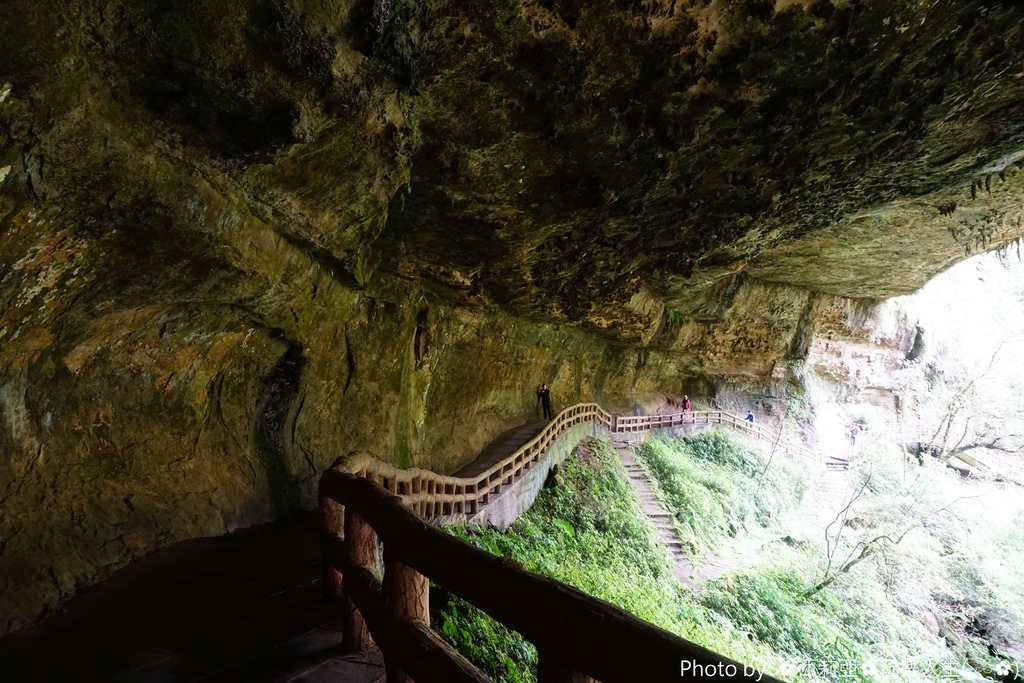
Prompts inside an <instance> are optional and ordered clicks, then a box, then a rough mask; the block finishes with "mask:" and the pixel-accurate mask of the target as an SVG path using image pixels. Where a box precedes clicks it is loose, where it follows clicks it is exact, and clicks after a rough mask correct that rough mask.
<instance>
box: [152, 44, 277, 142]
mask: <svg viewBox="0 0 1024 683" xmlns="http://www.w3.org/2000/svg"><path fill="white" fill-rule="evenodd" d="M132 94H133V95H135V97H137V98H138V99H139V100H140V101H141V102H142V103H143V104H144V105H145V106H146V108H147V109H149V110H150V112H151V113H152V114H153V115H154V116H155V117H156V118H158V119H160V120H161V121H163V122H165V123H167V124H169V125H170V126H171V127H172V128H173V129H174V130H175V132H177V133H178V134H179V135H181V137H182V139H183V140H184V142H185V143H186V144H190V145H195V146H198V147H202V148H204V149H206V150H207V151H208V152H210V154H212V155H214V156H217V157H221V158H224V159H235V158H239V157H244V156H249V155H253V154H259V153H270V152H272V151H273V150H274V149H277V148H278V147H281V146H284V145H287V144H291V143H293V142H295V138H294V136H293V135H292V121H293V120H294V119H295V117H296V113H295V111H294V109H293V107H292V106H291V104H289V103H287V102H264V103H261V104H255V103H252V102H249V101H248V100H246V99H244V98H242V97H240V96H239V95H236V94H235V93H232V92H230V91H228V90H225V89H223V88H222V87H221V86H220V85H218V84H217V83H215V82H213V81H211V80H208V79H206V78H204V77H203V76H202V75H200V74H198V73H196V72H194V71H191V70H189V69H187V68H185V67H183V66H180V65H177V64H174V63H172V62H168V61H160V62H152V63H149V64H146V65H144V66H143V67H142V68H141V73H140V74H139V77H138V78H137V80H136V81H135V83H134V84H133V88H132Z"/></svg>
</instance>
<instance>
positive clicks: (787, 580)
mask: <svg viewBox="0 0 1024 683" xmlns="http://www.w3.org/2000/svg"><path fill="white" fill-rule="evenodd" d="M636 452H637V455H638V459H640V460H641V461H642V462H643V463H644V465H645V467H647V468H648V469H649V472H650V474H651V475H652V477H653V480H654V482H653V483H654V484H655V485H656V488H658V489H659V490H660V495H661V496H662V499H663V504H664V506H665V507H666V509H671V510H673V511H674V512H675V513H676V520H677V528H678V530H679V533H680V535H681V536H682V538H684V540H685V541H686V543H687V544H688V545H689V546H690V547H691V548H692V549H693V550H694V552H695V554H697V555H698V556H701V555H703V556H708V555H711V554H712V553H714V552H715V551H716V550H717V551H721V550H722V549H723V548H727V547H728V546H729V545H730V543H732V544H736V543H741V542H742V541H743V539H747V540H748V541H749V540H750V539H756V542H757V545H758V547H759V550H758V553H757V557H756V558H755V559H753V561H749V558H748V561H745V562H737V563H736V565H735V567H734V569H733V570H732V571H730V572H726V573H725V574H723V575H722V576H721V577H720V578H718V579H714V580H710V581H707V582H705V583H703V584H702V585H701V586H700V587H699V589H696V590H691V589H689V588H686V587H684V586H683V585H681V584H680V583H679V582H678V581H677V580H676V579H675V578H674V577H673V567H672V565H671V560H670V558H669V556H668V555H667V553H666V552H665V551H664V549H663V548H662V547H661V544H660V542H659V540H658V539H657V536H656V534H655V532H654V530H653V529H652V528H651V527H650V525H649V523H648V521H647V519H646V517H644V515H643V514H642V513H640V512H639V510H640V507H639V501H638V500H637V498H636V494H635V493H634V491H633V489H632V486H631V485H630V484H629V482H628V481H627V480H626V478H625V474H624V473H623V472H622V469H621V466H620V464H619V461H618V458H617V457H616V456H615V454H614V452H613V451H612V450H611V449H610V447H608V446H607V445H605V444H601V443H597V442H591V443H589V444H588V445H587V447H586V449H585V450H584V451H583V453H582V455H580V456H579V457H578V458H577V459H575V460H572V461H570V462H568V463H567V464H566V465H565V466H564V468H563V470H562V472H561V473H560V475H559V477H558V479H559V483H558V485H557V486H554V487H552V488H549V489H546V490H545V491H544V492H543V493H542V494H541V496H540V498H539V499H538V501H537V503H536V505H535V506H534V507H533V509H532V510H531V511H530V512H529V513H527V514H526V515H524V516H523V518H521V519H520V520H519V521H518V522H516V524H514V525H513V526H512V527H510V528H508V529H505V530H497V529H486V530H485V529H479V528H474V529H465V528H455V529H451V532H452V533H455V534H456V535H459V536H460V537H462V538H464V539H465V540H467V541H469V542H470V543H473V544H475V545H477V546H479V547H481V548H484V549H486V550H489V551H490V552H492V553H495V554H498V555H502V556H505V557H508V558H510V559H511V560H514V561H517V562H519V563H521V564H523V565H524V566H525V568H526V569H529V570H531V571H536V572H539V573H542V574H545V575H548V576H551V577H553V578H556V579H558V580H560V581H564V582H566V583H569V584H571V585H574V586H576V587H578V588H580V589H581V590H583V591H585V592H588V593H590V594H592V595H595V596H598V597H601V598H604V599H606V600H609V601H610V602H612V603H614V604H617V605H619V606H621V607H623V608H624V609H627V610H629V611H631V612H633V613H635V614H637V615H638V616H640V617H642V618H644V619H647V620H649V621H651V622H653V623H655V624H658V625H659V626H662V627H663V628H666V629H668V630H670V631H673V632H675V633H678V634H680V635H681V636H683V637H684V638H687V639H689V640H692V641H694V642H696V643H699V644H700V645H703V646H704V647H707V648H710V649H712V650H715V651H717V652H720V653H722V654H724V655H726V656H728V657H731V658H733V659H736V660H739V661H743V662H746V663H749V664H751V665H753V666H755V667H757V668H758V669H759V670H762V671H767V672H770V673H772V674H773V675H776V676H778V677H780V678H782V679H784V680H787V681H792V682H794V683H798V682H812V681H814V682H817V681H836V682H838V681H843V682H850V681H858V682H861V683H867V682H868V681H874V682H877V683H886V682H893V683H895V682H896V681H900V682H905V681H910V682H914V683H918V682H920V683H924V682H926V681H928V682H931V681H959V682H963V681H980V680H1004V681H1011V680H1020V679H1019V678H1015V675H1016V672H1017V671H1018V670H1019V669H1020V668H1022V665H1024V662H1022V661H1020V659H1019V656H1020V655H1019V653H1021V652H1024V577H1021V575H1020V574H1019V572H1018V571H1016V568H1018V567H1020V566H1024V540H1022V539H1024V501H1020V500H1018V498H1019V496H1017V495H1016V492H1015V490H1003V489H1001V488H1000V487H999V486H997V485H995V484H992V483H988V484H983V483H982V484H977V483H975V484H972V483H970V482H967V483H964V482H961V481H960V480H959V479H958V478H957V477H956V476H955V475H953V474H952V473H950V472H949V471H947V470H945V469H942V468H929V467H919V466H918V465H917V464H916V461H911V463H912V464H908V461H907V459H906V456H905V454H904V453H902V452H901V451H897V450H895V449H886V448H883V447H877V448H876V449H875V451H874V452H871V453H868V454H865V457H863V458H862V459H861V460H859V461H858V463H857V464H856V466H855V468H854V469H853V470H852V471H851V472H849V473H848V475H843V474H840V475H838V476H839V477H840V478H841V479H842V478H843V477H848V482H847V484H846V489H844V490H842V491H840V492H837V493H833V494H831V502H832V509H828V508H827V507H826V508H823V507H822V505H821V504H820V502H819V501H816V500H814V498H813V497H812V496H809V495H804V489H805V486H806V483H805V481H806V478H807V477H806V473H805V472H803V471H801V469H800V468H798V467H796V466H795V465H794V463H792V462H790V461H788V460H787V459H786V458H785V457H783V456H779V457H776V458H772V457H771V456H770V455H768V454H766V453H763V452H761V451H759V450H758V449H757V448H756V447H753V446H750V445H747V444H744V443H743V442H742V441H740V440H738V439H736V438H733V437H732V436H731V435H728V434H721V433H715V432H710V433H704V434H701V435H699V436H695V437H687V438H685V439H679V440H667V439H660V440H652V441H650V442H647V443H645V444H642V445H640V446H637V447H636ZM804 469H806V468H804ZM815 484H816V485H820V484H821V482H815ZM979 501H981V502H980V503H979ZM865 549H867V550H868V552H865ZM862 556H863V557H862ZM855 558H861V559H860V560H858V561H856V562H853V561H851V560H852V559H855ZM829 576H831V577H832V580H831V581H830V582H828V583H827V585H825V586H821V584H822V583H823V579H825V578H826V577H829ZM441 597H443V599H440V600H435V602H436V605H435V607H436V609H437V610H438V611H437V613H436V614H435V615H434V616H435V622H436V624H437V626H436V627H437V628H438V630H439V631H440V632H441V633H442V634H443V635H444V637H445V638H446V639H448V640H449V641H450V642H452V643H453V644H454V645H456V647H458V648H459V649H460V650H461V651H462V652H463V653H465V654H466V655H467V656H469V657H470V658H471V659H472V660H473V661H474V662H476V663H477V664H478V665H480V666H481V668H483V669H484V670H486V671H487V672H488V673H489V674H490V675H491V676H492V677H493V678H494V679H495V680H496V681H508V682H510V683H519V682H529V683H532V681H535V680H536V678H535V667H536V652H535V650H534V649H533V647H532V646H531V645H530V644H529V643H527V642H526V641H525V640H524V639H523V638H522V637H521V636H519V635H518V634H516V633H514V632H511V631H509V630H507V629H505V628H504V627H502V626H501V625H500V624H497V623H496V622H494V621H493V620H491V619H490V618H489V617H487V616H486V615H485V614H483V613H482V612H480V611H479V610H476V609H475V608H473V607H471V606H469V605H467V604H465V603H464V602H462V601H461V600H458V599H456V598H452V597H451V596H441ZM1015 657H1017V659H1015Z"/></svg>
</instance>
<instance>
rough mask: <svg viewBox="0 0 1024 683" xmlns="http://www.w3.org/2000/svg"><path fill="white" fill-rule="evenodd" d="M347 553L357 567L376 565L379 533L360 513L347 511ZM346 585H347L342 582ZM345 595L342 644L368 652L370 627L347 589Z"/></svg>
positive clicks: (370, 644)
mask: <svg viewBox="0 0 1024 683" xmlns="http://www.w3.org/2000/svg"><path fill="white" fill-rule="evenodd" d="M345 555H346V557H347V559H348V561H349V563H350V564H352V565H353V566H356V567H369V568H374V567H375V565H376V563H377V534H376V533H375V532H374V530H373V527H371V526H370V525H369V524H367V523H366V520H364V519H363V518H362V516H360V515H359V514H358V513H356V512H353V511H352V510H347V511H346V513H345ZM343 588H344V585H343ZM343 593H344V595H345V616H344V621H343V623H342V643H343V646H344V648H345V650H346V651H348V652H365V651H366V650H369V649H370V648H372V647H373V639H372V638H371V637H370V629H369V628H367V626H366V621H365V620H364V619H363V615H362V614H360V613H359V608H358V607H356V603H355V601H354V600H353V599H352V596H351V595H348V591H346V590H343Z"/></svg>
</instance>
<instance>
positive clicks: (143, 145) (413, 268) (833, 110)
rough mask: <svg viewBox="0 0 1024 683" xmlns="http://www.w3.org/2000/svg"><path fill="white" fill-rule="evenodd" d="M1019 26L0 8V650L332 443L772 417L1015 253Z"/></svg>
mask: <svg viewBox="0 0 1024 683" xmlns="http://www.w3.org/2000/svg"><path fill="white" fill-rule="evenodd" d="M1021 25H1022V21H1021V16H1020V14H1019V13H1018V12H1017V10H1015V9H1014V8H1013V7H1012V6H1010V4H1008V3H1006V4H1004V3H998V2H997V3H990V2H952V1H951V0H948V1H943V2H938V3H933V4H932V5H922V4H920V3H916V2H902V1H898V2H885V1H883V0H870V1H865V2H845V1H844V2H840V1H838V0H837V1H835V2H830V1H828V0H819V1H817V2H807V3H804V2H793V3H785V2H779V3H770V2H768V3H763V2H736V3H725V2H705V1H703V0H697V1H694V2H672V3H663V2H654V3H651V2H616V3H578V2H573V1H569V0H555V1H554V2H530V1H524V2H505V1H501V2H497V3H491V5H472V4H471V5H466V4H464V3H452V2H448V1H446V0H429V1H425V2H411V0H393V1H392V2H368V1H365V0H187V1H182V2H164V1H160V0H143V1H141V2H136V1H133V2H128V1H122V0H112V1H109V2H96V1H94V0H5V1H4V2H2V3H0V46H2V47H0V50H2V54H0V302H2V309H0V345H2V347H0V634H3V633H5V632H7V631H10V630H12V629H15V628H18V627H20V626H23V625H24V624H26V623H28V622H29V621H31V620H32V619H33V618H35V617H36V616H38V615H39V614H40V613H42V612H43V611H44V610H47V609H51V608H54V607H56V606H57V605H59V602H60V600H62V599H64V598H66V597H68V596H69V595H71V594H73V593H74V592H75V591H76V590H77V589H78V587H80V586H83V585H87V584H89V583H91V582H94V581H96V580H98V579H100V578H102V577H103V576H105V575H107V574H109V572H110V571H112V570H113V569H115V568H117V567H119V566H121V565H123V564H124V563H125V562H127V561H130V560H131V559H132V558H135V557H138V556H139V555H141V554H143V553H145V552H148V551H150V550H152V549H153V548H156V547H160V546H162V545H166V544H168V543H171V542H174V541H176V540H179V539H183V538H187V537H191V536H197V535H210V534H217V533H222V532H224V531H226V530H230V529H233V528H236V527H239V526H245V525H249V524H253V523H257V522H261V521H266V520H271V519H274V518H277V517H279V516H281V515H285V514H288V513H289V512H290V511H293V510H297V509H306V508H309V507H310V506H311V505H312V504H313V498H312V494H313V486H314V483H315V479H316V476H317V474H318V473H319V472H321V471H322V470H323V468H325V467H326V466H328V465H329V464H330V462H331V461H332V460H333V459H334V458H335V457H337V456H339V455H342V454H345V453H347V452H349V451H351V450H363V451H367V452H369V453H372V454H374V455H376V456H378V457H380V458H382V459H385V460H387V461H389V462H393V463H396V464H399V465H419V466H423V467H428V468H431V469H437V470H440V471H452V470H454V469H456V468H457V467H458V466H459V465H460V464H462V463H464V462H466V461H467V460H468V459H469V458H471V457H473V455H474V454H475V453H476V452H478V450H479V449H480V448H481V447H482V446H483V445H484V444H485V443H486V442H487V441H488V440H489V439H491V438H492V437H493V436H494V435H496V434H498V433H500V432H501V431H502V430H504V429H507V428H509V427H511V426H514V425H516V424H519V423H521V422H523V421H525V420H526V419H529V418H531V417H532V416H533V415H534V414H535V409H536V406H535V398H534V395H533V390H534V388H535V387H536V385H537V384H539V383H540V382H543V381H546V382H547V383H548V384H549V385H551V387H552V392H553V396H554V400H555V403H556V407H562V406H566V405H569V404H571V403H573V402H576V401H589V400H599V401H601V402H602V403H603V404H604V405H605V406H606V407H608V408H609V409H613V410H622V411H632V410H634V409H635V407H636V406H637V405H638V404H640V405H643V406H647V407H651V406H655V405H657V403H658V401H660V400H661V399H662V397H664V396H666V395H673V394H678V393H680V392H688V393H690V394H691V395H694V396H697V395H699V394H703V395H704V396H703V397H704V398H707V399H711V398H717V399H719V400H724V401H726V402H732V404H734V405H741V401H743V400H746V399H745V398H744V397H749V396H751V395H754V396H759V397H761V398H760V399H759V400H761V401H762V402H763V408H764V409H765V410H767V409H768V408H770V407H771V406H773V405H774V403H773V401H777V400H778V399H780V398H784V392H785V387H786V386H787V385H788V384H789V383H791V382H793V381H798V378H796V377H795V376H794V374H793V368H794V367H795V366H794V363H798V362H799V360H800V358H801V357H802V356H803V355H804V354H805V353H806V352H807V350H808V349H809V348H811V342H810V341H809V340H810V339H811V338H812V336H813V335H814V331H815V329H816V325H817V321H818V318H819V316H825V317H826V318H827V316H828V315H830V313H829V311H831V310H833V309H835V310H839V308H842V307H844V306H849V305H852V304H849V303H847V302H846V301H845V300H843V299H841V297H843V296H857V297H875V298H877V297H882V296H888V295H890V294H893V293H902V292H904V291H907V290H908V289H912V288H913V287H915V286H919V285H920V284H921V283H923V282H924V281H925V280H926V279H927V278H928V277H930V275H931V274H933V273H934V272H936V271H938V270H941V269H942V268H943V267H946V266H947V265H948V264H949V263H951V262H953V261H954V260H956V259H958V258H962V255H963V254H965V253H966V252H971V251H972V250H974V251H977V250H984V249H987V248H989V247H990V246H992V245H994V244H998V243H1000V242H1004V241H1006V240H1010V239H1012V238H1014V237H1015V236H1018V235H1020V234H1021V232H1022V230H1021V225H1020V221H1019V218H1020V215H1019V214H1020V197H1021V195H1022V194H1024V191H1022V190H1021V187H1022V183H1024V180H1022V177H1021V176H1020V174H1018V173H1017V170H1016V167H1015V166H1014V163H1016V162H1018V161H1019V160H1020V158H1021V157H1020V155H1019V152H1020V149H1021V148H1022V144H1021V139H1022V130H1024V118H1022V117H1021V116H1020V106H1021V105H1020V103H1021V102H1024V98H1022V97H1021V94H1022V92H1024V91H1022V88H1024V80H1021V79H1017V78H1002V77H1001V76H1000V74H1005V73H1007V69H1009V68H1010V67H1011V66H1015V65H1016V62H1015V61H1014V59H1015V55H1017V54H1020V53H1021V45H1022V41H1024V36H1022V33H1021V30H1020V27H1021ZM979 179H985V182H984V185H983V186H982V187H981V189H979V187H978V186H976V185H975V183H976V182H977V181H978V180H979ZM968 187H970V188H972V189H971V190H968ZM951 201H958V202H959V204H960V206H959V208H955V209H954V210H953V211H952V212H947V211H945V210H942V211H939V210H938V209H937V205H941V206H943V207H945V206H947V205H948V204H949V203H950V202H951ZM947 213H949V215H947ZM902 255H908V256H909V257H910V258H911V259H912V260H913V263H912V264H911V266H912V267H909V268H908V267H902V266H900V265H899V259H900V257H901V256H902ZM809 290H815V291H816V292H818V293H812V292H811V291H809ZM821 292H824V294H822V293H821ZM836 297H840V298H836ZM837 307H839V308H837ZM826 325H827V321H826Z"/></svg>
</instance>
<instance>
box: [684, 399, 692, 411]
mask: <svg viewBox="0 0 1024 683" xmlns="http://www.w3.org/2000/svg"><path fill="white" fill-rule="evenodd" d="M683 412H687V413H688V412H690V397H689V396H683Z"/></svg>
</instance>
